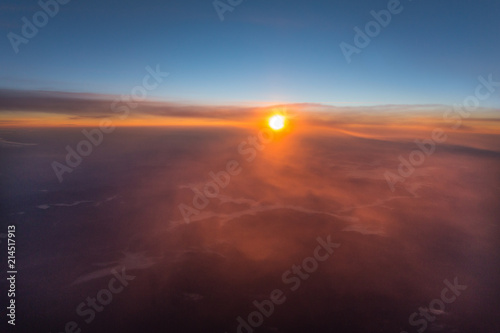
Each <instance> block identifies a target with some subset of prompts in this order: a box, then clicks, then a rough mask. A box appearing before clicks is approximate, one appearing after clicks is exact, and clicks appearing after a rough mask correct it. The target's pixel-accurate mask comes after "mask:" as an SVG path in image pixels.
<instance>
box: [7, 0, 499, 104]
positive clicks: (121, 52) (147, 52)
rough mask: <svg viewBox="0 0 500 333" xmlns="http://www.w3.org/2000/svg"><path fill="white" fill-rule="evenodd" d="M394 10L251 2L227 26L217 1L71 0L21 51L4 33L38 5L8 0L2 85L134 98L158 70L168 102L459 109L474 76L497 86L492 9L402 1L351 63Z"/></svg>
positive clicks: (377, 5)
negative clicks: (357, 46) (380, 15)
mask: <svg viewBox="0 0 500 333" xmlns="http://www.w3.org/2000/svg"><path fill="white" fill-rule="evenodd" d="M223 1H224V0H223ZM224 2H226V1H224ZM387 3H388V1H387V0H385V1H332V0H330V1H327V0H325V1H295V0H266V1H264V0H244V1H243V2H242V3H241V4H240V5H238V6H236V7H235V8H234V10H233V11H232V12H226V13H225V15H224V17H225V20H224V21H223V22H221V21H220V19H219V16H218V15H217V13H216V11H215V9H214V7H213V4H212V1H211V0H178V1H177V0H176V1H153V0H145V1H130V0H121V1H116V0H112V1H95V0H86V1H82V0H71V1H70V2H69V3H67V4H65V5H60V11H59V13H57V14H56V15H55V16H54V17H53V18H50V19H49V21H48V24H47V25H46V26H44V27H42V28H41V29H40V30H39V32H38V34H37V35H36V36H35V37H33V38H32V39H29V42H28V43H27V44H21V45H19V52H18V53H17V54H16V53H15V52H14V50H13V48H12V46H11V43H10V41H9V39H8V38H7V34H8V33H9V32H14V33H16V34H19V35H21V27H22V21H21V19H22V17H23V16H25V17H27V18H28V19H29V20H30V21H31V20H32V17H33V15H34V14H35V13H36V12H37V11H39V10H40V7H39V5H38V4H37V1H27V0H22V1H19V0H4V1H3V2H2V5H0V10H1V14H0V30H1V31H0V34H1V35H2V39H1V43H0V50H1V51H0V52H1V53H0V88H8V89H23V90H55V91H70V92H92V93H104V94H128V93H130V91H131V89H132V88H133V87H134V86H136V85H138V84H140V83H141V81H142V78H143V77H144V75H145V74H146V71H145V67H146V66H151V67H154V66H156V64H159V65H160V68H161V69H162V70H163V71H167V72H169V73H170V76H169V77H168V78H167V79H166V80H165V81H164V82H163V83H162V85H161V86H160V87H159V88H158V89H156V90H154V91H153V92H152V93H151V96H153V97H157V98H160V99H164V100H168V101H180V102H188V103H208V104H240V103H258V102H286V103H302V102H304V103H325V104H331V105H380V104H455V103H461V102H462V101H463V99H464V98H465V97H467V96H468V95H470V94H472V93H474V89H475V87H476V86H477V84H478V82H477V77H478V76H479V75H483V76H487V75H489V74H493V77H494V78H496V79H497V81H500V61H499V59H500V37H499V32H500V20H499V17H500V2H499V1H497V0H490V1H487V0H483V1H474V2H473V1H461V2H457V1H444V0H413V1H409V0H403V1H401V5H402V6H403V10H402V12H401V13H400V14H397V15H394V16H393V17H392V21H391V23H390V24H389V25H388V26H387V27H385V28H383V29H382V30H381V32H380V34H379V35H378V36H376V37H374V38H373V40H372V41H371V43H370V45H368V47H366V48H364V49H362V51H361V53H360V54H354V55H353V56H352V62H351V63H350V64H348V63H347V62H346V59H345V57H344V55H343V54H342V52H341V49H340V47H339V44H340V43H341V42H346V43H350V44H353V38H354V35H355V32H354V30H353V28H354V27H355V26H358V27H360V28H362V29H364V26H365V24H366V23H367V22H369V21H371V20H373V18H372V16H371V15H370V11H371V10H375V11H379V10H382V9H385V8H386V7H387ZM483 106H493V107H500V94H498V93H496V95H494V96H492V97H491V98H490V99H489V100H487V101H485V102H484V104H483Z"/></svg>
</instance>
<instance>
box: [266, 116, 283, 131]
mask: <svg viewBox="0 0 500 333" xmlns="http://www.w3.org/2000/svg"><path fill="white" fill-rule="evenodd" d="M285 120H286V118H285V117H284V116H282V115H279V114H277V115H274V116H272V117H271V118H269V127H271V128H272V129H273V130H275V131H279V130H281V129H283V127H285Z"/></svg>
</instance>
